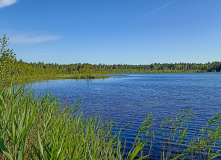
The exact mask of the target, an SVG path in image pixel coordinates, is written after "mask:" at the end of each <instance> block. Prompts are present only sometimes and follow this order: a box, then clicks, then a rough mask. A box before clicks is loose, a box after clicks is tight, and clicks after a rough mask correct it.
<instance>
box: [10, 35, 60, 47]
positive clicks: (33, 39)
mask: <svg viewBox="0 0 221 160" xmlns="http://www.w3.org/2000/svg"><path fill="white" fill-rule="evenodd" d="M60 38H61V37H60V36H30V35H26V34H21V35H16V36H13V37H11V39H10V42H11V43H12V44H25V45H29V44H38V43H44V42H49V41H55V40H59V39H60Z"/></svg>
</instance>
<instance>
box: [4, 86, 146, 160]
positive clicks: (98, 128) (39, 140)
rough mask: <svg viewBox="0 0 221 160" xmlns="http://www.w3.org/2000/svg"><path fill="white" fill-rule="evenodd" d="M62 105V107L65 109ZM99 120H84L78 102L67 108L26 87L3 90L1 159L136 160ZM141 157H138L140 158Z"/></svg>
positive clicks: (139, 145)
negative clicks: (126, 153) (123, 149)
mask: <svg viewBox="0 0 221 160" xmlns="http://www.w3.org/2000/svg"><path fill="white" fill-rule="evenodd" d="M62 106H63V107H62ZM112 127H113V123H111V122H103V121H102V120H101V119H100V118H99V117H92V118H85V117H84V116H83V114H82V113H81V112H79V111H78V103H76V104H75V105H74V106H71V107H67V106H65V105H63V104H60V103H59V102H58V101H57V98H54V99H52V98H51V97H50V94H46V95H45V96H44V97H43V98H41V99H40V98H39V96H37V95H36V94H35V92H33V91H31V90H30V89H25V85H22V86H20V87H18V88H17V89H14V87H13V86H12V87H9V88H6V89H1V90H0V159H7V158H9V159H13V160H23V159H45V160H47V159H58V160H61V159H85V160H86V159H91V160H94V159H124V158H123V157H126V159H133V158H132V157H136V156H138V154H139V152H140V150H142V149H143V147H144V145H145V142H141V141H139V139H138V142H137V143H135V146H134V147H133V149H132V150H131V154H130V156H126V155H124V154H122V153H121V149H122V148H121V147H122V146H121V143H120V133H116V134H115V135H113V134H112ZM138 157H139V156H138Z"/></svg>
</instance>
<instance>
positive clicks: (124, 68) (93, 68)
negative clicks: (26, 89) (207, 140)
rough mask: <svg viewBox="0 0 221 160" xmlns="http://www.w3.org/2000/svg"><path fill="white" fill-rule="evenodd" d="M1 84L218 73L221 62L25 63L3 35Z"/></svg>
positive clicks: (0, 62)
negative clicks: (142, 75)
mask: <svg viewBox="0 0 221 160" xmlns="http://www.w3.org/2000/svg"><path fill="white" fill-rule="evenodd" d="M0 43H1V52H0V66H1V67H0V84H1V85H9V84H10V83H11V82H12V81H14V82H17V83H22V82H24V81H36V80H45V79H63V78H75V79H82V78H83V79H92V78H108V77H109V76H105V75H104V74H117V73H194V72H220V70H221V62H212V63H209V62H208V63H206V64H201V63H200V64H196V63H175V64H168V63H164V64H160V63H154V64H150V65H127V64H114V65H105V64H98V65H96V64H93V65H92V64H88V63H85V64H81V63H77V64H69V65H59V64H57V63H47V64H45V63H44V62H38V63H27V62H23V61H22V60H19V61H17V60H16V58H15V54H13V50H10V49H6V47H7V44H8V38H6V35H4V36H3V38H2V39H0Z"/></svg>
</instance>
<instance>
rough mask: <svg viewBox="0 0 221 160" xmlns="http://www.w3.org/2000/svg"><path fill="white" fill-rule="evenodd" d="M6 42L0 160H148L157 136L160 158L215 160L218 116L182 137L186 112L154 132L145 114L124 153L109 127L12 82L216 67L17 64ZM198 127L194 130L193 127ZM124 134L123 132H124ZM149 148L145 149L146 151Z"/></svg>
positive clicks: (1, 57) (1, 56)
mask: <svg viewBox="0 0 221 160" xmlns="http://www.w3.org/2000/svg"><path fill="white" fill-rule="evenodd" d="M7 41H8V39H7V38H6V36H4V37H3V39H0V43H1V44H2V47H1V52H0V66H1V68H0V159H10V160H17V159H18V160H24V159H46V160H47V159H58V160H60V159H128V160H129V159H130V160H132V159H135V158H136V159H145V158H148V157H151V155H152V151H153V149H154V145H155V143H156V142H155V138H157V136H158V135H163V136H164V138H163V139H162V141H161V145H162V150H161V151H160V153H159V154H160V155H161V159H163V160H166V159H197V158H200V159H215V158H218V157H219V158H220V156H221V149H220V145H221V113H219V114H216V115H214V116H213V117H212V118H211V119H210V120H209V121H208V123H207V124H206V125H205V126H203V127H202V129H201V130H199V131H196V132H195V134H194V136H191V134H189V133H188V132H190V130H189V129H188V119H189V118H191V117H193V115H192V114H191V112H190V111H184V112H181V113H180V114H179V115H178V116H177V117H175V118H171V117H170V118H165V119H164V121H163V122H162V124H161V126H160V127H159V130H158V132H154V131H153V130H152V128H153V125H154V118H153V116H152V114H150V115H148V116H147V118H146V119H144V122H143V123H142V124H141V126H140V128H139V129H138V131H137V136H136V137H135V140H134V143H133V145H132V148H131V150H130V151H125V146H126V143H125V144H122V137H121V131H120V132H119V133H115V134H113V132H112V128H113V127H114V125H113V123H112V122H104V121H103V120H102V119H101V118H100V117H92V118H86V117H85V116H83V114H82V113H81V112H79V110H78V102H76V104H74V105H73V106H71V107H69V106H67V104H60V103H59V102H58V100H57V98H54V99H52V98H51V96H50V94H49V93H48V94H47V95H45V96H44V97H43V98H40V96H38V95H36V94H35V92H34V91H31V89H25V85H21V86H20V87H17V88H16V87H14V86H13V85H12V83H13V82H16V83H22V82H23V81H25V80H28V81H35V80H41V79H57V78H59V79H62V78H65V79H67V78H75V79H79V78H105V76H103V74H107V73H165V72H220V69H221V62H213V63H207V64H188V63H180V64H151V65H101V64H100V65H90V64H70V65H58V64H44V63H43V62H42V63H40V62H39V63H25V62H23V61H22V60H20V61H17V60H16V58H15V55H14V54H13V50H10V49H6V47H7ZM197 128H198V127H197ZM125 129H127V128H125ZM147 146H150V147H147Z"/></svg>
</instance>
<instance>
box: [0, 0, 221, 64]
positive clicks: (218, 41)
mask: <svg viewBox="0 0 221 160" xmlns="http://www.w3.org/2000/svg"><path fill="white" fill-rule="evenodd" d="M0 16H1V18H0V36H1V37H2V36H3V34H7V36H8V37H9V38H10V41H9V42H10V45H9V48H13V49H14V52H15V53H16V55H17V59H22V60H23V61H26V62H39V61H41V62H42V61H43V62H46V63H48V62H50V63H52V62H53V63H55V62H56V63H59V64H70V63H91V64H99V63H102V64H120V63H122V64H151V63H175V62H176V63H179V62H190V63H192V62H195V63H206V62H212V61H221V0H0Z"/></svg>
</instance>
